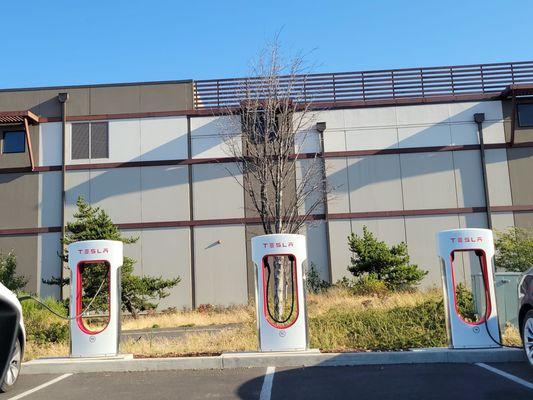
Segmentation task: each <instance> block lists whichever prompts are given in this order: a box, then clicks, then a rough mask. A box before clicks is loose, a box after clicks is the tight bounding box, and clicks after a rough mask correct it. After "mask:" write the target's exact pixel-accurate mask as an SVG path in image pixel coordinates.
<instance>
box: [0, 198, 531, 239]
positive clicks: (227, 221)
mask: <svg viewBox="0 0 533 400" xmlns="http://www.w3.org/2000/svg"><path fill="white" fill-rule="evenodd" d="M486 210H487V209H486V207H463V208H428V209H423V210H391V211H368V212H353V213H333V214H328V215H327V219H329V220H336V219H352V218H385V217H411V216H420V215H448V214H471V213H481V212H486ZM491 210H492V211H493V212H513V211H514V212H527V211H533V204H532V205H520V206H493V207H491ZM325 219H326V215H324V214H313V215H309V216H308V217H307V218H306V220H308V221H321V220H325ZM260 222H261V220H260V219H259V218H258V217H246V218H221V219H203V220H193V221H161V222H130V223H123V224H117V226H118V227H119V228H120V229H155V228H182V227H191V226H192V227H196V226H216V225H244V224H258V223H260ZM51 232H61V227H59V226H53V227H46V228H17V229H0V236H10V235H36V234H39V233H51Z"/></svg>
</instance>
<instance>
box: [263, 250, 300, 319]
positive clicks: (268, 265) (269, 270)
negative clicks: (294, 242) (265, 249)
mask: <svg viewBox="0 0 533 400" xmlns="http://www.w3.org/2000/svg"><path fill="white" fill-rule="evenodd" d="M289 261H290V262H291V276H292V278H293V282H292V283H291V312H290V313H289V316H288V317H287V318H285V319H284V320H278V319H277V318H276V317H274V316H273V315H272V312H271V311H270V306H269V303H268V297H269V296H268V294H269V290H270V276H271V275H272V274H271V272H272V271H271V269H270V264H269V263H268V260H266V259H265V260H264V261H263V262H264V264H265V267H266V269H267V270H268V276H267V283H266V287H267V289H266V290H267V292H266V300H267V305H266V306H267V312H268V315H269V316H270V318H271V319H272V320H273V321H274V322H275V323H276V324H284V323H286V322H287V321H289V320H290V319H291V317H292V313H293V312H294V276H293V275H294V265H293V262H294V260H293V258H292V257H291V258H289Z"/></svg>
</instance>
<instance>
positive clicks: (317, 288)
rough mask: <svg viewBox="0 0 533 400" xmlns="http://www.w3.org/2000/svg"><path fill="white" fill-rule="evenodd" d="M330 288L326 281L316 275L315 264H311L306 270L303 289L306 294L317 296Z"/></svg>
mask: <svg viewBox="0 0 533 400" xmlns="http://www.w3.org/2000/svg"><path fill="white" fill-rule="evenodd" d="M330 286H331V284H330V283H329V282H328V281H325V280H323V279H322V278H321V277H320V274H319V273H318V270H317V268H316V266H315V264H313V263H311V264H310V266H309V268H308V269H307V274H306V281H305V287H306V289H307V291H308V292H310V293H314V294H318V293H323V292H325V291H326V290H328V288H329V287H330Z"/></svg>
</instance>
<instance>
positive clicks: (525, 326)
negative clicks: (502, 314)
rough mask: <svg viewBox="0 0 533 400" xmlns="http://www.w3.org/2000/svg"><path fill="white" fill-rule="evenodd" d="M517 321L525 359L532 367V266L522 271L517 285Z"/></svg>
mask: <svg viewBox="0 0 533 400" xmlns="http://www.w3.org/2000/svg"><path fill="white" fill-rule="evenodd" d="M518 298H519V304H520V310H519V312H518V321H519V326H520V334H521V336H522V342H523V343H524V351H525V353H526V357H527V360H528V362H529V364H530V365H531V367H533V268H530V269H529V271H527V272H526V273H524V275H523V276H522V279H521V280H520V284H519V285H518Z"/></svg>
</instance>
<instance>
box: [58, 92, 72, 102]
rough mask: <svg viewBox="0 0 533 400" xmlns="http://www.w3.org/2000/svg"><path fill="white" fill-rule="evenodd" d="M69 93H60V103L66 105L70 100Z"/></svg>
mask: <svg viewBox="0 0 533 400" xmlns="http://www.w3.org/2000/svg"><path fill="white" fill-rule="evenodd" d="M68 97H69V96H68V93H59V94H58V95H57V100H59V102H60V103H66V102H67V100H68Z"/></svg>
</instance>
